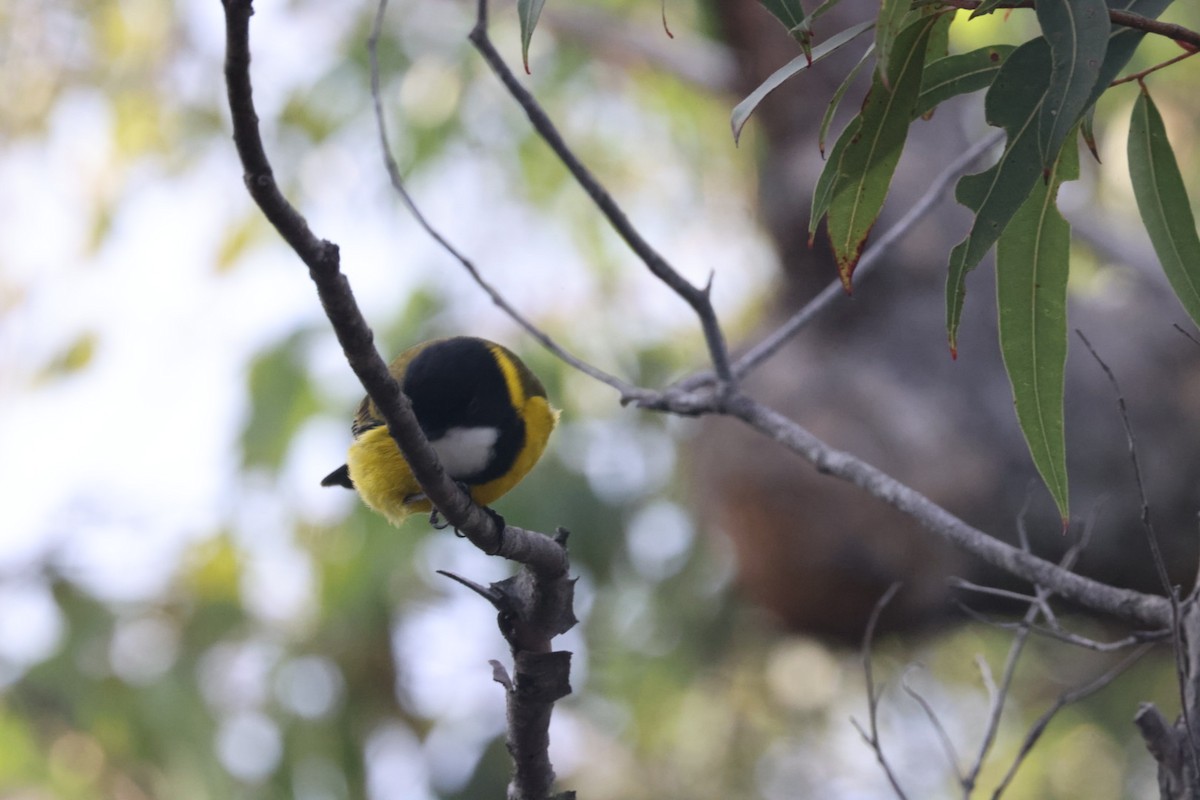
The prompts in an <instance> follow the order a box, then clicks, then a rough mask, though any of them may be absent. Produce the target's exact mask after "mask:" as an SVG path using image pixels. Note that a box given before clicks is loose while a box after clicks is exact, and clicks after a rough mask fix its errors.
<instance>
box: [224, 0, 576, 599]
mask: <svg viewBox="0 0 1200 800" xmlns="http://www.w3.org/2000/svg"><path fill="white" fill-rule="evenodd" d="M222 5H223V6H224V8H225V46H226V52H225V83H226V87H227V92H228V97H229V109H230V112H231V117H232V121H233V139H234V143H235V145H236V146H237V151H238V156H239V158H240V159H241V162H242V168H243V169H244V170H245V172H244V176H243V179H244V181H245V183H246V188H247V189H248V190H249V192H250V196H251V197H253V198H254V201H255V203H257V204H258V207H259V208H260V209H261V210H262V212H263V214H264V215H265V216H266V218H267V219H268V220H269V221H270V223H271V224H272V225H273V226H274V227H275V229H276V230H277V231H279V234H280V235H281V236H282V237H283V238H284V240H285V241H286V242H287V243H288V244H289V245H290V246H291V248H292V249H293V250H294V251H295V252H296V255H298V256H299V257H300V259H301V260H302V261H303V262H304V263H305V265H306V266H307V267H308V272H309V276H310V277H311V278H312V280H313V283H315V284H316V287H317V293H318V295H319V296H320V298H321V305H322V306H323V307H324V309H325V314H326V315H327V316H328V317H329V321H330V323H331V324H332V326H333V329H334V332H335V333H336V334H337V338H338V342H339V343H340V344H341V346H342V350H343V352H344V353H345V355H346V360H347V362H348V363H349V364H350V368H351V369H352V370H353V371H354V374H355V375H357V376H358V379H359V380H360V381H361V382H362V385H363V388H364V389H365V390H366V392H367V394H368V395H370V397H371V399H372V400H373V401H375V404H376V406H378V408H379V411H380V414H381V415H382V416H383V419H384V421H385V422H386V423H387V426H388V430H389V431H390V432H391V434H392V438H394V439H395V440H396V444H397V445H398V446H399V448H400V452H402V453H403V454H404V458H405V460H406V461H408V463H409V464H410V465H411V466H412V470H413V475H414V476H415V477H416V478H417V481H418V482H419V483H420V484H421V489H422V491H424V492H425V494H426V495H427V496H428V497H429V499H430V501H431V502H432V503H433V505H434V506H435V507H436V508H437V509H438V510H439V511H440V512H441V513H442V514H443V516H444V517H445V518H446V519H447V520H448V521H449V522H450V524H452V525H453V526H454V527H455V528H457V529H458V530H460V531H462V532H463V533H464V534H466V535H467V537H468V538H469V539H470V540H471V541H472V542H473V543H474V544H475V545H476V546H477V547H480V548H481V549H483V550H484V551H485V552H497V551H499V553H500V554H501V555H503V556H505V557H506V558H511V559H513V560H516V561H520V562H522V563H525V564H528V565H529V566H530V567H531V568H533V569H534V570H536V571H537V572H538V573H539V574H544V575H547V576H551V577H558V576H563V575H565V574H566V572H567V556H566V551H565V549H564V548H563V547H561V546H560V545H558V544H557V543H555V542H554V540H553V539H551V538H550V537H548V536H546V535H544V534H540V533H536V532H533V531H525V530H523V529H520V528H514V527H508V528H505V529H504V530H503V531H502V530H500V529H499V526H498V525H497V524H496V522H495V520H493V519H492V517H491V516H490V515H489V514H488V513H487V512H486V511H484V510H483V509H481V508H479V507H478V506H476V505H475V504H474V503H472V502H471V499H470V497H468V496H467V494H466V493H465V492H463V491H462V490H461V489H459V488H458V487H457V486H456V485H455V484H454V482H453V481H452V480H450V478H449V476H447V475H446V473H445V471H444V470H443V469H442V467H441V464H440V463H438V458H437V454H436V453H435V452H434V450H433V448H432V447H430V445H429V442H428V440H426V438H425V434H424V433H423V432H422V430H421V426H420V425H419V424H418V423H417V418H416V416H415V415H414V414H413V411H412V404H411V403H409V400H408V398H407V397H405V395H404V393H403V392H402V391H400V386H399V385H398V384H397V383H396V381H395V380H393V379H392V376H391V375H390V374H389V373H388V368H387V364H386V363H385V362H384V360H383V358H382V357H381V356H380V355H379V352H378V351H377V350H376V349H375V345H374V334H373V333H372V331H371V328H370V326H368V325H367V322H366V320H365V319H364V318H363V315H362V312H361V311H360V310H359V308H358V303H357V302H356V301H355V299H354V293H353V291H351V289H350V283H349V281H347V280H346V276H345V275H344V274H342V271H341V259H340V255H339V252H338V247H337V245H336V244H334V243H332V242H330V241H327V240H325V239H320V238H318V237H317V236H316V235H314V234H313V232H312V231H311V230H310V229H309V227H308V222H307V221H306V220H305V219H304V216H303V215H301V214H300V212H299V211H297V210H296V208H295V207H294V206H292V204H291V203H290V202H288V200H287V198H286V197H284V195H283V192H281V191H280V189H279V185H278V183H277V182H276V180H275V175H274V172H273V171H272V169H271V164H270V161H269V160H268V158H267V154H266V150H265V148H264V147H263V142H262V136H261V134H260V133H259V129H258V114H257V112H256V111H255V109H254V92H253V88H252V86H251V82H250V17H251V15H252V14H253V13H254V8H253V0H222Z"/></svg>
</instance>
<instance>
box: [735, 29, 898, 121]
mask: <svg viewBox="0 0 1200 800" xmlns="http://www.w3.org/2000/svg"><path fill="white" fill-rule="evenodd" d="M874 25H875V21H874V20H868V21H866V22H860V23H858V24H857V25H852V26H850V27H849V28H846V29H845V30H843V31H839V32H838V33H835V34H834V35H833V36H830V37H829V38H828V39H826V40H825V41H824V42H822V43H821V44H819V45H817V46H816V47H814V48H813V50H812V58H811V59H809V58H807V57H805V56H803V55H800V56H796V57H795V58H793V59H792V60H791V61H789V62H788V63H786V64H784V65H783V66H782V67H780V68H779V69H777V70H775V71H774V72H772V73H771V75H770V76H769V77H768V78H767V79H766V80H765V81H763V82H762V83H761V84H759V86H758V88H757V89H755V90H754V91H753V92H751V93H750V94H749V95H747V96H746V98H745V99H744V100H742V102H740V103H738V104H737V105H736V106H734V108H733V113H732V114H730V116H729V126H730V128H732V129H733V141H734V143H735V144H736V143H737V141H738V139H739V138H741V135H742V128H744V127H745V126H746V122H747V120H749V119H750V115H751V114H753V113H754V109H756V108H758V104H759V103H761V102H762V101H763V99H764V98H766V96H767V95H769V94H770V93H771V92H773V91H775V90H776V89H778V88H779V86H780V85H781V84H782V83H783V82H784V81H786V80H787V79H788V78H790V77H792V76H793V75H796V74H798V73H800V72H803V71H804V70H806V69H808V68H809V67H810V66H812V65H813V64H816V63H817V62H818V61H820V60H821V59H823V58H825V57H826V56H828V55H829V54H830V53H833V52H835V51H837V50H838V49H839V48H841V47H844V46H845V45H847V44H849V43H850V42H852V41H854V39H855V38H857V37H858V36H861V35H862V34H863V33H865V32H866V31H869V30H870V29H871V28H872V27H874Z"/></svg>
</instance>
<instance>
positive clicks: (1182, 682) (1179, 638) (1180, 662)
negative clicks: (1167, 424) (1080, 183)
mask: <svg viewBox="0 0 1200 800" xmlns="http://www.w3.org/2000/svg"><path fill="white" fill-rule="evenodd" d="M1075 334H1076V335H1077V336H1078V337H1079V338H1080V340H1082V341H1083V346H1084V347H1086V348H1087V351H1088V352H1089V353H1091V354H1092V358H1094V359H1095V360H1096V363H1097V364H1099V365H1100V369H1102V370H1104V374H1105V376H1106V377H1107V378H1108V382H1109V383H1110V384H1112V387H1113V394H1115V395H1116V398H1117V410H1118V411H1119V412H1120V414H1121V425H1122V426H1124V428H1125V439H1126V441H1127V442H1128V443H1129V462H1130V464H1131V465H1132V467H1133V476H1134V479H1135V481H1136V483H1137V490H1138V497H1139V498H1140V499H1141V503H1142V530H1143V531H1145V534H1146V543H1147V544H1148V545H1149V546H1150V557H1151V558H1152V559H1153V561H1154V569H1155V571H1156V572H1157V573H1158V580H1159V581H1160V582H1161V584H1162V587H1163V591H1165V592H1166V593H1167V599H1168V600H1170V602H1171V630H1172V631H1174V635H1173V637H1172V643H1173V649H1174V651H1175V674H1176V678H1177V679H1178V681H1179V702H1180V705H1181V714H1182V716H1183V727H1184V730H1185V731H1187V740H1188V748H1187V749H1188V753H1189V756H1190V758H1191V762H1192V771H1193V774H1196V775H1200V755H1198V754H1197V753H1196V734H1195V729H1194V728H1193V727H1192V714H1191V708H1190V706H1191V704H1190V703H1189V702H1188V692H1187V680H1188V675H1189V674H1190V673H1189V669H1188V661H1187V655H1186V651H1185V648H1184V643H1183V628H1182V625H1181V622H1180V620H1181V616H1180V610H1179V592H1178V591H1176V588H1175V587H1174V586H1173V585H1172V584H1171V578H1170V576H1169V575H1168V574H1167V563H1166V560H1165V559H1163V554H1162V549H1161V548H1160V547H1159V545H1158V535H1157V534H1156V533H1155V532H1154V522H1153V520H1152V519H1151V517H1150V501H1149V500H1148V499H1147V497H1146V485H1145V482H1144V481H1143V480H1142V468H1141V466H1140V464H1139V463H1138V455H1137V440H1136V439H1135V438H1134V435H1133V426H1132V425H1130V424H1129V412H1128V410H1127V409H1126V406H1125V396H1124V395H1123V394H1122V393H1121V386H1120V384H1119V383H1117V376H1116V375H1114V374H1113V371H1112V370H1111V369H1109V366H1108V364H1106V363H1104V359H1102V358H1101V357H1100V354H1099V353H1097V352H1096V348H1094V347H1092V343H1091V342H1089V341H1088V338H1087V337H1086V336H1084V335H1083V331H1081V330H1079V329H1078V328H1076V329H1075Z"/></svg>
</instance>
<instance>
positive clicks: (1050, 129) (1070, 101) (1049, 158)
mask: <svg viewBox="0 0 1200 800" xmlns="http://www.w3.org/2000/svg"><path fill="white" fill-rule="evenodd" d="M1037 17H1038V23H1039V24H1040V25H1041V26H1042V35H1043V36H1045V38H1046V41H1047V42H1048V43H1049V44H1050V62H1051V69H1050V85H1049V86H1048V87H1047V89H1046V96H1045V99H1044V100H1043V102H1042V108H1041V111H1040V112H1039V114H1038V147H1039V149H1040V150H1041V154H1042V169H1043V170H1045V171H1046V172H1049V171H1050V167H1051V165H1052V164H1054V162H1055V161H1056V160H1057V159H1058V151H1059V150H1061V149H1062V143H1063V141H1064V140H1065V139H1066V138H1067V133H1068V132H1069V131H1072V130H1074V129H1075V126H1076V123H1078V122H1079V118H1080V117H1081V116H1082V115H1083V112H1084V111H1085V110H1086V109H1087V107H1088V105H1089V104H1090V102H1091V97H1092V92H1093V90H1094V89H1095V88H1096V85H1097V81H1098V79H1099V77H1100V68H1101V65H1102V64H1103V63H1104V57H1105V55H1106V51H1107V49H1108V37H1109V32H1110V30H1111V28H1112V26H1111V24H1110V23H1109V21H1108V8H1107V6H1105V4H1104V0H1038V4H1037Z"/></svg>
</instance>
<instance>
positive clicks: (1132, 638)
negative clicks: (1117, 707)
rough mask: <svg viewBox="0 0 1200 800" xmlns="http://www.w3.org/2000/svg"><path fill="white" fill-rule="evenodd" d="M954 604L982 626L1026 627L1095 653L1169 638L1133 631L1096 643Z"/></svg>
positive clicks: (1162, 633)
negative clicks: (1006, 620)
mask: <svg viewBox="0 0 1200 800" xmlns="http://www.w3.org/2000/svg"><path fill="white" fill-rule="evenodd" d="M954 602H955V605H957V606H958V609H959V610H960V611H962V612H963V614H965V615H967V616H968V617H970V618H971V619H973V620H975V621H976V622H979V623H981V624H983V625H988V626H990V627H993V628H997V629H999V630H1002V631H1015V630H1020V629H1021V628H1022V627H1028V628H1029V630H1030V632H1031V633H1035V634H1037V635H1038V636H1044V637H1045V638H1047V639H1054V640H1056V641H1059V642H1063V643H1064V644H1069V645H1074V646H1075V647H1080V648H1083V649H1084V650H1092V651H1095V652H1097V653H1112V652H1115V651H1117V650H1125V649H1127V648H1130V647H1134V646H1136V645H1139V644H1144V643H1145V642H1161V641H1162V640H1163V639H1169V638H1171V630H1170V629H1169V628H1159V629H1158V630H1153V631H1135V632H1134V633H1131V634H1130V635H1128V636H1126V637H1125V638H1124V639H1117V640H1116V641H1112V642H1098V641H1096V640H1095V639H1089V638H1087V637H1086V636H1080V635H1079V634H1077V633H1072V632H1070V631H1066V630H1062V629H1061V628H1049V627H1046V626H1045V625H1029V626H1025V624H1024V623H1023V622H1005V621H1004V620H999V619H993V618H992V617H989V616H987V615H986V614H982V613H980V612H978V611H976V610H975V609H973V608H971V607H970V606H968V605H967V604H966V603H963V602H962V601H961V600H955V601H954Z"/></svg>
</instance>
